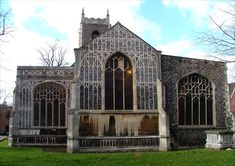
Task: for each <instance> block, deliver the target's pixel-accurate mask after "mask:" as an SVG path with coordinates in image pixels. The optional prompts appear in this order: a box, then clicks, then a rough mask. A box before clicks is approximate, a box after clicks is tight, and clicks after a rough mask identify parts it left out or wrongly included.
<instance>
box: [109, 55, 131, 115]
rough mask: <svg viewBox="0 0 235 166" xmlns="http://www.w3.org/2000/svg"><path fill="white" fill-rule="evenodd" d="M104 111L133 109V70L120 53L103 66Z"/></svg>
mask: <svg viewBox="0 0 235 166" xmlns="http://www.w3.org/2000/svg"><path fill="white" fill-rule="evenodd" d="M105 109H106V110H131V109H133V70H132V66H131V63H130V60H129V59H128V58H127V57H126V56H124V55H123V54H121V53H116V54H115V55H114V56H112V57H111V58H110V59H109V60H108V62H107V63H106V66H105Z"/></svg>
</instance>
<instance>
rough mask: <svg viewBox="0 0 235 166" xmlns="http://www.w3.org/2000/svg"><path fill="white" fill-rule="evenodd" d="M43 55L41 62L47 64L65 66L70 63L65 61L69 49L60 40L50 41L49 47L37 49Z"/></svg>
mask: <svg viewBox="0 0 235 166" xmlns="http://www.w3.org/2000/svg"><path fill="white" fill-rule="evenodd" d="M37 51H38V53H39V54H40V56H41V62H42V64H43V65H45V66H50V67H52V66H64V65H67V64H68V63H67V62H65V56H66V54H67V53H68V50H67V49H66V48H64V47H62V46H60V45H59V41H54V42H53V43H48V44H47V47H44V48H40V49H38V50H37Z"/></svg>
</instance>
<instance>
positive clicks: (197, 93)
mask: <svg viewBox="0 0 235 166" xmlns="http://www.w3.org/2000/svg"><path fill="white" fill-rule="evenodd" d="M177 85H178V91H177V94H178V95H177V96H178V123H179V125H213V124H214V122H213V116H214V115H213V108H214V107H213V105H214V88H213V84H212V82H211V81H210V80H209V79H207V78H206V77H204V76H201V75H199V74H197V73H192V74H189V75H187V76H185V77H183V78H182V79H180V80H179V82H178V83H177Z"/></svg>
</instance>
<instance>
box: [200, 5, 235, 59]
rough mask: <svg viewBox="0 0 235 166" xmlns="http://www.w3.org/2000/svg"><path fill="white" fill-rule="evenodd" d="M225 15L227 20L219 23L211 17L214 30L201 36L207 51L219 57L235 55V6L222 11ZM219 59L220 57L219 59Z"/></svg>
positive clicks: (201, 41) (201, 42)
mask: <svg viewBox="0 0 235 166" xmlns="http://www.w3.org/2000/svg"><path fill="white" fill-rule="evenodd" d="M220 12H222V14H224V15H225V16H226V18H227V20H224V21H223V22H222V23H219V21H218V20H216V18H214V17H213V16H209V18H210V20H211V21H212V23H213V25H214V26H215V28H214V29H211V30H209V31H207V32H202V33H200V35H199V37H198V38H199V42H200V44H202V45H204V46H206V48H207V50H208V51H210V52H213V53H215V54H217V55H224V56H226V55H228V56H234V55H235V6H234V5H233V6H232V5H231V9H228V10H220ZM216 57H217V56H216ZM217 58H218V57H217ZM219 59H220V60H223V61H226V62H234V60H229V61H227V60H224V58H219Z"/></svg>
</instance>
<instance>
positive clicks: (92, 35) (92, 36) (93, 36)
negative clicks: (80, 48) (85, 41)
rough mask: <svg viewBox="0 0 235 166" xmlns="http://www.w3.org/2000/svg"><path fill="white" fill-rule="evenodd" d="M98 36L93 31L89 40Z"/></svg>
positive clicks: (97, 33)
mask: <svg viewBox="0 0 235 166" xmlns="http://www.w3.org/2000/svg"><path fill="white" fill-rule="evenodd" d="M98 36H99V32H97V31H94V32H92V34H91V39H94V38H96V37H98Z"/></svg>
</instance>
